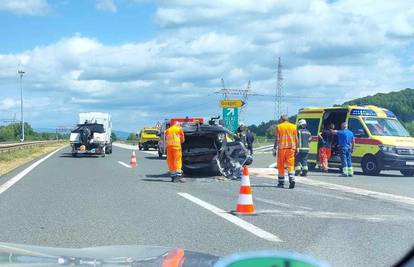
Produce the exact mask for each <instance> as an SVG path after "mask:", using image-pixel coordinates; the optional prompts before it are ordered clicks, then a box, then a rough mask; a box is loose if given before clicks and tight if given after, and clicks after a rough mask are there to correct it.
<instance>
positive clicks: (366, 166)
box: [361, 155, 381, 175]
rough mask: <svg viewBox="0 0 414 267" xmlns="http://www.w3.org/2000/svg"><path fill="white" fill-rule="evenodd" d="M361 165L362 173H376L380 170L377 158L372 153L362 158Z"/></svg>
mask: <svg viewBox="0 0 414 267" xmlns="http://www.w3.org/2000/svg"><path fill="white" fill-rule="evenodd" d="M361 167H362V171H363V173H364V174H367V175H378V174H379V173H380V172H381V170H380V168H379V166H378V161H377V159H376V158H375V157H374V156H372V155H368V156H365V157H363V158H362V161H361Z"/></svg>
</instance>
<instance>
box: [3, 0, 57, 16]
mask: <svg viewBox="0 0 414 267" xmlns="http://www.w3.org/2000/svg"><path fill="white" fill-rule="evenodd" d="M0 10H4V11H10V12H13V13H15V14H18V15H31V16H38V15H45V14H47V13H48V12H49V11H50V6H49V4H48V2H47V0H11V1H8V0H2V1H0Z"/></svg>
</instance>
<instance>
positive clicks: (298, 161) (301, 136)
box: [295, 119, 312, 176]
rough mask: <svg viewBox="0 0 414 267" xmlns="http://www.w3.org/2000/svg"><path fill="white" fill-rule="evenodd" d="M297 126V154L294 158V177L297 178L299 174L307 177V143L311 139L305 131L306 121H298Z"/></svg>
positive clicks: (306, 130)
mask: <svg viewBox="0 0 414 267" xmlns="http://www.w3.org/2000/svg"><path fill="white" fill-rule="evenodd" d="M298 126H299V130H298V153H297V154H296V157H295V176H298V175H299V174H300V175H302V176H307V175H308V155H309V143H310V141H311V139H312V134H311V133H310V132H309V130H308V129H307V125H306V120H304V119H301V120H299V121H298Z"/></svg>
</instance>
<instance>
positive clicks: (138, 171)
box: [0, 147, 414, 266]
mask: <svg viewBox="0 0 414 267" xmlns="http://www.w3.org/2000/svg"><path fill="white" fill-rule="evenodd" d="M68 152H69V149H68V148H65V149H62V150H60V151H58V152H57V153H55V154H54V155H52V156H51V157H49V158H48V159H46V160H45V161H43V162H42V163H40V164H39V165H38V166H36V167H35V168H34V169H32V170H31V171H30V172H29V173H27V174H26V175H25V176H24V177H23V178H22V179H21V180H19V181H18V182H16V183H15V184H13V185H12V186H10V187H9V188H8V189H7V190H3V191H1V190H0V192H2V193H0V214H1V216H0V226H1V227H2V228H1V229H2V231H0V241H1V242H12V243H24V244H33V245H43V246H61V247H87V246H100V245H125V244H138V245H159V246H168V247H183V248H186V249H191V250H196V251H202V252H208V253H212V254H216V255H226V254H230V253H234V252H237V251H248V250H258V249H275V250H291V251H297V252H300V253H304V254H307V255H311V256H314V257H316V258H319V259H323V260H325V261H327V262H328V263H330V264H331V265H332V266H389V265H391V264H392V263H393V262H395V261H397V259H398V258H399V257H401V256H402V255H403V254H404V253H405V252H406V251H407V250H408V249H409V248H410V247H411V246H412V245H413V244H414V195H413V192H412V191H413V190H412V188H414V178H405V177H401V176H398V175H397V174H396V173H390V174H388V175H384V176H381V177H365V176H361V175H355V176H354V177H352V178H346V179H343V178H342V179H341V178H339V177H338V173H335V172H332V173H329V174H323V175H322V174H320V173H317V172H312V173H310V176H309V177H308V179H302V180H301V179H299V181H298V183H297V188H295V189H294V190H289V189H279V188H276V187H275V186H274V185H275V180H274V179H273V178H274V175H273V172H274V170H272V169H269V168H266V167H267V166H266V164H271V163H272V162H273V161H274V159H273V158H272V157H271V155H269V154H258V155H256V156H255V163H254V165H253V166H252V169H251V173H252V174H255V175H254V176H253V175H252V176H251V183H252V185H253V195H254V204H255V206H256V209H257V211H258V214H257V215H256V216H243V217H240V218H241V220H242V223H241V224H246V223H247V224H249V225H254V226H256V227H258V228H260V229H261V230H263V231H265V232H266V233H267V234H268V235H269V236H271V237H273V241H269V240H268V239H269V238H267V239H266V238H263V236H262V237H259V236H258V235H257V231H254V230H252V231H249V230H246V229H245V228H242V227H240V225H239V224H235V223H233V222H230V221H228V220H226V219H225V218H223V216H224V217H225V216H228V213H226V212H228V211H231V210H234V209H235V207H236V202H237V197H238V191H239V186H240V182H238V181H222V180H220V179H217V178H218V177H188V182H187V183H185V184H179V183H171V182H170V179H169V178H168V175H167V173H166V164H165V161H164V160H160V159H158V157H157V156H156V153H155V152H149V153H147V152H138V154H137V159H138V167H136V168H127V167H125V166H124V164H122V163H119V161H120V162H123V163H128V162H129V159H130V154H131V151H130V150H128V149H124V148H118V147H114V151H113V154H112V155H109V156H107V157H104V158H103V157H78V158H72V157H71V156H70V154H69V153H68ZM30 164H31V163H29V164H27V165H25V166H22V167H20V168H18V169H17V170H15V171H13V172H12V173H9V174H7V175H5V176H2V177H0V185H3V187H4V185H6V184H7V182H8V181H12V180H13V179H14V177H16V175H18V174H19V173H20V172H22V171H23V170H25V168H27V167H28V166H29V165H30ZM335 186H336V187H335ZM1 187H2V186H0V189H1ZM368 190H370V191H368ZM190 199H193V200H194V199H196V200H197V201H198V204H197V203H195V202H194V201H191V200H190ZM200 203H207V204H208V205H210V206H211V205H213V206H215V207H216V208H219V209H221V210H224V211H226V212H222V213H220V212H216V213H214V212H212V211H211V210H208V209H206V206H204V207H202V206H200ZM201 205H203V204H201ZM208 205H207V206H208ZM223 214H225V215H223ZM222 215H223V216H222ZM247 228H249V227H247ZM249 229H251V227H250V228H249ZM255 229H256V228H255ZM270 239H271V240H272V238H270Z"/></svg>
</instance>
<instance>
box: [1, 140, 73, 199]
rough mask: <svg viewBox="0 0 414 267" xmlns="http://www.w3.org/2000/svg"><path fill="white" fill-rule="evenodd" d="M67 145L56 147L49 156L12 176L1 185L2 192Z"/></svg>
mask: <svg viewBox="0 0 414 267" xmlns="http://www.w3.org/2000/svg"><path fill="white" fill-rule="evenodd" d="M64 147H66V146H63V147H61V148H58V149H56V150H55V151H53V152H52V153H50V154H48V155H47V156H45V157H43V158H41V159H39V160H38V161H36V162H35V163H33V164H32V165H30V166H29V167H27V168H26V169H24V170H23V171H21V172H20V173H19V174H17V175H16V176H14V177H13V178H11V179H10V180H8V181H7V182H5V183H4V184H2V185H0V194H1V193H4V191H6V190H7V189H9V188H10V187H12V186H13V185H14V184H15V183H17V182H18V181H20V180H21V179H22V178H23V177H24V176H26V174H28V173H29V172H31V171H32V170H33V169H34V168H36V167H37V166H38V165H39V164H40V163H42V162H43V161H45V160H47V159H48V158H50V157H51V156H52V155H53V154H55V153H56V152H58V151H59V150H61V149H62V148H64Z"/></svg>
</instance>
